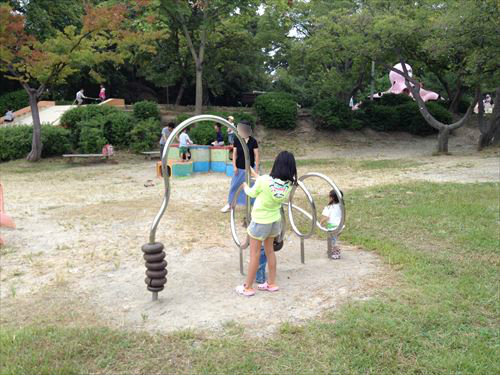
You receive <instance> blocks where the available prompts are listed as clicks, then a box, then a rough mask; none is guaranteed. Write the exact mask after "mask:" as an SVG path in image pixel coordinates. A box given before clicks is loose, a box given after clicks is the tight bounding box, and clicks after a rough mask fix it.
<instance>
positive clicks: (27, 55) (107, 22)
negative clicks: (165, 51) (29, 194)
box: [0, 1, 151, 161]
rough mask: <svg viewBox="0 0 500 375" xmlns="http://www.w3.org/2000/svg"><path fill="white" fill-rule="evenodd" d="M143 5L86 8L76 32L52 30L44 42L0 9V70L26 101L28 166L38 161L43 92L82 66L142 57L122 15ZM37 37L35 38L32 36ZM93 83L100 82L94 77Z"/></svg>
mask: <svg viewBox="0 0 500 375" xmlns="http://www.w3.org/2000/svg"><path fill="white" fill-rule="evenodd" d="M142 3H144V1H142V2H137V3H136V2H135V1H130V2H127V3H126V4H124V2H120V3H117V4H113V5H101V6H90V5H87V6H86V7H85V14H84V15H83V17H82V22H81V27H80V28H77V26H73V25H72V26H66V27H64V29H63V30H62V31H60V30H57V29H54V30H52V31H51V33H49V34H47V35H45V36H44V39H43V40H40V39H38V38H37V37H36V36H34V35H32V34H30V32H29V30H27V29H26V28H27V26H28V23H27V22H26V17H25V16H24V15H23V14H21V13H19V12H16V11H14V10H13V9H12V8H11V7H10V6H8V5H6V4H2V5H0V70H1V71H3V72H5V75H6V77H8V78H10V79H13V80H16V81H18V82H19V83H20V84H21V86H22V87H23V88H24V89H25V90H26V92H27V93H28V96H29V105H30V108H31V114H32V117H33V141H32V149H31V152H30V153H29V155H28V160H30V161H37V160H39V159H40V158H41V153H42V143H41V124H40V115H39V111H38V100H39V98H40V97H41V96H42V94H43V93H44V91H45V90H46V89H47V88H50V87H51V86H53V85H56V84H60V83H62V82H64V81H65V79H66V78H67V77H68V76H70V75H71V74H72V73H74V72H77V71H78V70H80V69H82V68H83V67H84V66H94V65H98V64H100V63H102V62H104V61H115V62H117V63H122V62H123V61H124V60H125V59H127V58H130V56H133V55H134V54H138V53H143V52H144V51H147V52H149V53H151V50H150V49H149V45H148V43H143V38H142V34H141V33H139V32H136V31H134V30H131V29H130V28H129V26H130V21H129V20H128V19H127V17H126V15H127V12H129V11H130V10H136V9H137V7H139V8H140V7H141V6H142ZM35 34H36V33H35ZM93 75H94V77H97V78H98V77H99V75H98V73H97V72H93Z"/></svg>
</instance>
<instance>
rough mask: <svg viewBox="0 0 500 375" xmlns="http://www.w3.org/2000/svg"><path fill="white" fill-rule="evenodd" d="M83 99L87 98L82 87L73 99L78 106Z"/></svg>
mask: <svg viewBox="0 0 500 375" xmlns="http://www.w3.org/2000/svg"><path fill="white" fill-rule="evenodd" d="M83 99H88V98H87V97H86V96H85V93H84V92H83V89H80V91H78V92H77V93H76V99H75V101H76V103H77V104H78V107H79V106H81V105H82V104H83Z"/></svg>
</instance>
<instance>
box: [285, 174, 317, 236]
mask: <svg viewBox="0 0 500 375" xmlns="http://www.w3.org/2000/svg"><path fill="white" fill-rule="evenodd" d="M297 187H300V188H301V189H302V191H303V192H304V194H305V195H306V197H307V200H308V201H309V204H310V205H311V208H312V216H311V215H309V214H308V213H307V211H305V210H303V209H301V208H300V207H297V206H295V205H294V204H293V196H294V195H295V191H296V190H297ZM293 208H297V209H298V211H300V212H301V213H305V214H306V216H307V217H310V218H311V228H310V229H309V232H307V233H302V232H301V231H300V230H299V228H297V225H295V220H293V212H292V209H293ZM288 217H289V218H290V226H291V227H292V230H293V231H294V232H295V234H296V235H297V236H299V237H300V238H304V239H306V238H309V237H311V236H312V234H313V232H314V227H315V224H316V222H317V217H316V205H315V204H314V199H313V197H312V195H311V193H309V190H307V188H306V187H305V185H304V183H303V182H302V181H301V178H299V180H298V181H297V185H295V186H294V187H293V188H292V191H290V196H289V198H288Z"/></svg>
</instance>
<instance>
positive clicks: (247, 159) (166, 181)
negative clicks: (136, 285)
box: [149, 115, 250, 243]
mask: <svg viewBox="0 0 500 375" xmlns="http://www.w3.org/2000/svg"><path fill="white" fill-rule="evenodd" d="M200 121H213V122H216V123H218V124H221V125H224V126H226V127H228V128H229V129H232V130H233V132H234V135H235V136H236V138H238V140H239V141H240V143H241V145H242V147H243V154H244V155H245V171H246V183H247V184H250V153H249V151H248V146H247V144H246V142H245V140H244V139H243V138H242V137H241V136H240V135H239V134H238V129H236V126H234V125H233V124H231V123H230V122H229V121H227V120H225V119H223V118H222V117H218V116H213V115H198V116H193V117H191V118H188V119H187V120H184V121H183V122H181V123H180V124H179V125H178V126H177V127H176V128H175V129H174V130H173V131H172V133H170V135H169V137H168V139H167V142H166V143H165V147H164V149H163V154H162V155H161V163H162V168H163V170H164V171H166V170H167V168H166V166H167V164H168V150H169V149H170V146H171V145H172V143H173V142H174V139H175V138H176V137H177V136H178V135H179V133H180V132H182V131H183V130H184V129H185V128H187V127H188V126H190V125H192V124H195V123H197V122H200ZM163 182H164V184H165V193H164V196H163V201H162V204H161V206H160V209H159V210H158V213H157V214H156V216H155V218H154V220H153V223H152V224H151V228H150V231H149V242H150V243H154V242H155V239H156V229H157V228H158V224H159V223H160V220H161V218H162V216H163V214H164V213H165V210H166V209H167V207H168V202H169V200H170V176H169V175H168V173H163ZM246 217H247V220H249V219H250V197H247V201H246Z"/></svg>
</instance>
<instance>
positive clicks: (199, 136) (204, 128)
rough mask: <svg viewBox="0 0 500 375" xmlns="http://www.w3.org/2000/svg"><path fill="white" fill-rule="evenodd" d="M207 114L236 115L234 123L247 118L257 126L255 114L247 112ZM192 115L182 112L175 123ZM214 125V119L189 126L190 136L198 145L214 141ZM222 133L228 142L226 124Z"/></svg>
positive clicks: (212, 113)
mask: <svg viewBox="0 0 500 375" xmlns="http://www.w3.org/2000/svg"><path fill="white" fill-rule="evenodd" d="M207 114H209V115H214V116H219V117H222V118H225V119H227V118H228V117H229V116H233V117H234V123H235V124H238V122H240V121H242V120H246V121H248V122H249V123H250V125H251V126H252V127H255V122H256V119H255V116H253V115H251V114H249V113H246V112H233V113H230V112H216V111H212V112H208V113H207ZM190 117H192V116H190V115H188V114H186V113H181V114H179V115H178V116H177V117H176V118H175V123H176V124H177V125H179V124H180V123H181V122H183V121H185V120H187V119H188V118H190ZM214 125H215V122H213V121H202V122H199V123H197V124H195V125H193V127H191V128H188V132H189V137H190V138H191V140H192V141H193V142H194V143H195V144H198V145H209V144H211V143H212V142H213V141H215V130H214ZM222 134H223V136H224V142H225V143H226V144H227V128H226V127H225V126H222Z"/></svg>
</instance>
